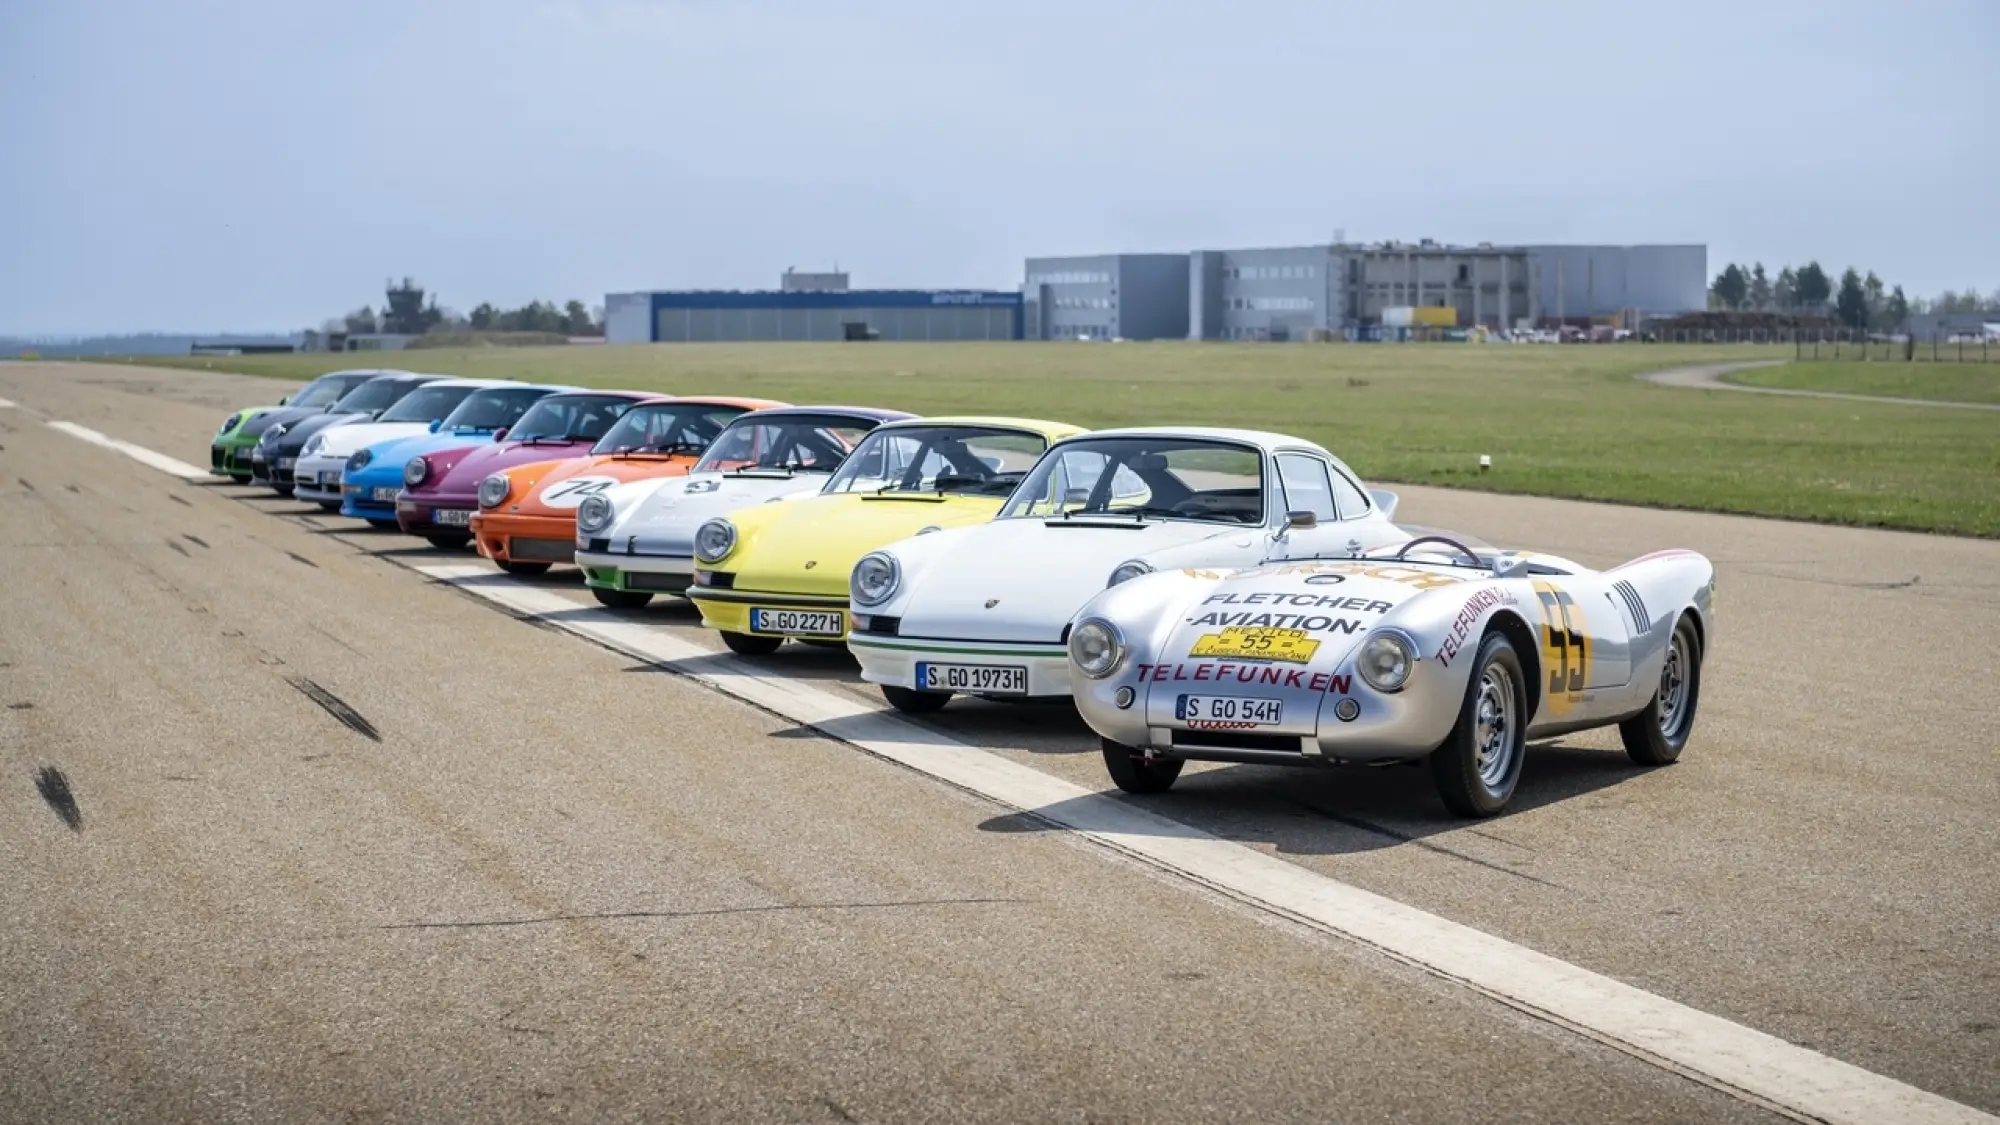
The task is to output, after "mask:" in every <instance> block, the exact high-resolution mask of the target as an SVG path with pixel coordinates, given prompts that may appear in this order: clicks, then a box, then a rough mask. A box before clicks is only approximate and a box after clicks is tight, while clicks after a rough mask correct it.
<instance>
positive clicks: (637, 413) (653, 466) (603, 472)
mask: <svg viewBox="0 0 2000 1125" xmlns="http://www.w3.org/2000/svg"><path fill="white" fill-rule="evenodd" d="M788 405H790V404H789V403H783V402H775V401H773V400H771V399H764V398H735V397H714V398H711V397H706V396H685V397H674V398H659V399H655V400H652V401H649V402H642V403H640V404H639V405H637V406H634V407H633V408H632V409H630V410H628V411H626V412H625V415H624V417H622V418H620V419H618V424H617V425H615V426H613V427H611V429H609V430H608V431H606V432H605V434H604V437H603V438H602V439H601V440H600V441H598V443H597V444H596V445H594V446H591V448H590V452H589V453H586V454H584V455H583V456H581V457H570V458H567V459H565V460H560V461H531V462H529V463H528V464H525V465H516V466H514V467H513V468H511V469H508V470H506V471H504V472H498V473H494V474H493V475H492V476H489V477H487V478H486V479H484V480H482V481H480V482H479V511H477V512H475V513H474V514H473V516H472V520H471V526H472V536H473V539H474V540H476V541H477V542H478V544H479V553H480V554H482V555H484V556H486V557H487V558H489V559H492V560H493V561H494V562H496V563H498V564H500V569H502V570H504V571H506V572H507V573H509V574H540V573H542V572H543V571H545V570H547V569H549V567H550V566H552V565H554V564H556V563H567V562H572V561H574V560H575V557H576V508H577V505H579V504H581V503H583V501H584V498H585V497H587V496H594V495H596V494H597V493H600V492H603V491H604V490H605V489H607V488H610V487H611V486H612V485H614V484H623V483H624V482H626V481H632V480H644V479H647V478H651V477H677V476H682V475H684V474H685V473H686V472H687V471H688V469H689V468H690V467H692V466H693V465H694V463H695V461H696V460H698V459H699V458H700V457H701V454H702V451H703V450H705V449H707V448H708V444H709V443H710V442H712V441H714V440H715V437H716V435H717V434H720V433H721V432H722V428H723V427H724V426H727V425H728V424H729V422H730V420H731V419H733V418H735V417H736V416H737V415H739V414H748V413H749V412H750V411H752V410H764V409H766V408H769V407H773V406H788Z"/></svg>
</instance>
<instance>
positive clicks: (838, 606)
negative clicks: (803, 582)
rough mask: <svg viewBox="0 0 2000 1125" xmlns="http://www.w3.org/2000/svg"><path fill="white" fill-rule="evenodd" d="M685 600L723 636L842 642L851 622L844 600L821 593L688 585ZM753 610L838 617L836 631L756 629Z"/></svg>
mask: <svg viewBox="0 0 2000 1125" xmlns="http://www.w3.org/2000/svg"><path fill="white" fill-rule="evenodd" d="M687 598H688V600H689V601H692V602H693V603H694V604H695V605H696V606H697V607H698V608H699V609H700V610H701V623H702V625H704V626H705V627H707V628H710V629H715V630H718V631H720V632H724V633H746V634H749V635H751V636H757V637H795V638H797V639H799V640H813V641H838V640H844V639H846V637H847V635H848V630H849V629H851V628H852V627H853V624H854V620H853V618H852V617H850V616H849V615H848V612H847V599H846V598H840V597H831V596H828V595H824V594H774V593H770V592H768V591H761V590H737V589H733V588H732V589H717V588H715V587H712V586H690V587H689V588H688V591H687ZM757 610H777V611H784V610H795V611H804V612H807V613H814V612H820V613H834V614H837V615H838V616H839V618H840V621H839V626H840V632H839V634H838V635H835V634H834V633H832V632H825V633H796V632H783V631H779V630H776V629H769V628H756V627H754V623H753V622H752V620H751V618H752V616H753V612H754V611H757Z"/></svg>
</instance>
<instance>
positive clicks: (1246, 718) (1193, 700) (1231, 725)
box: [1174, 695, 1285, 730]
mask: <svg viewBox="0 0 2000 1125" xmlns="http://www.w3.org/2000/svg"><path fill="white" fill-rule="evenodd" d="M1174 718H1175V719H1176V720H1178V721H1180V722H1183V723H1186V724H1187V725H1188V727H1189V728H1190V729H1192V730H1247V729H1249V728H1251V727H1274V726H1277V725H1278V724H1279V723H1282V722H1284V721H1285V705H1284V703H1283V702H1282V701H1280V700H1276V699H1250V698H1245V697H1243V696H1236V695H1183V696H1181V697H1180V698H1178V699H1176V700H1175V701H1174Z"/></svg>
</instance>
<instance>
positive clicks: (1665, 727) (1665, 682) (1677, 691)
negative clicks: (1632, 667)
mask: <svg viewBox="0 0 2000 1125" xmlns="http://www.w3.org/2000/svg"><path fill="white" fill-rule="evenodd" d="M1689 671H1690V661H1689V657H1688V642H1687V635H1686V634H1685V633H1681V632H1678V631H1677V632H1675V633H1674V640H1673V643H1672V644H1671V645H1669V646H1668V648H1667V662H1666V663H1665V664H1663V665H1661V666H1660V733H1661V734H1664V735H1666V736H1667V737H1669V738H1672V737H1673V736H1674V735H1676V734H1679V733H1680V729H1681V720H1682V717H1683V716H1684V715H1686V713H1687V704H1688V689H1689V686H1690V684H1689V682H1688V672H1689Z"/></svg>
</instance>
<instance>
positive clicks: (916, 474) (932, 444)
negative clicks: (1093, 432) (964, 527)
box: [824, 426, 1049, 496]
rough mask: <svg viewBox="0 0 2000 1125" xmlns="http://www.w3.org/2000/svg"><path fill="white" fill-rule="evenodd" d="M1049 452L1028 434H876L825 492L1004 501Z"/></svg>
mask: <svg viewBox="0 0 2000 1125" xmlns="http://www.w3.org/2000/svg"><path fill="white" fill-rule="evenodd" d="M1048 447H1049V442H1048V439H1047V438H1045V437H1043V436H1042V435H1040V434H1038V433H1034V432H1032V431H1028V430H1009V429H1001V428H998V427H993V426H898V427H896V428H895V429H889V430H876V431H875V432H873V433H871V434H869V435H868V437H867V438H866V439H865V440H863V441H862V443H861V447H860V448H859V449H856V450H855V451H854V452H853V454H852V455H850V456H849V457H848V458H847V460H846V461H845V462H843V463H842V464H841V466H840V471H839V472H837V473H835V474H834V475H833V479H832V480H830V481H827V482H826V488H825V490H824V491H826V492H875V493H884V492H965V493H972V494H974V495H979V496H1005V495H1007V494H1008V493H1009V492H1012V491H1013V490H1014V485H1016V484H1017V483H1019V482H1020V480H1021V475H1022V474H1023V473H1026V472H1027V471H1028V468H1029V466H1031V465H1033V464H1034V463H1035V459H1036V458H1037V457H1040V456H1041V455H1042V454H1043V453H1044V452H1045V451H1046V450H1047V449H1048Z"/></svg>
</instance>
